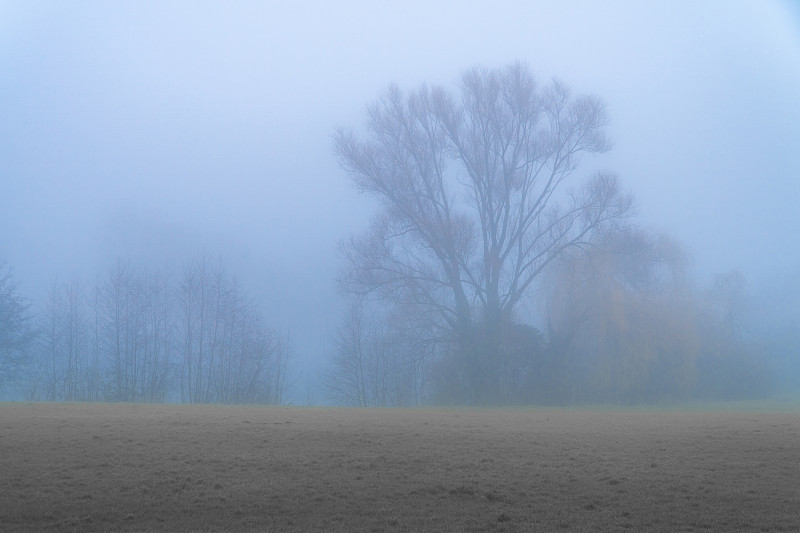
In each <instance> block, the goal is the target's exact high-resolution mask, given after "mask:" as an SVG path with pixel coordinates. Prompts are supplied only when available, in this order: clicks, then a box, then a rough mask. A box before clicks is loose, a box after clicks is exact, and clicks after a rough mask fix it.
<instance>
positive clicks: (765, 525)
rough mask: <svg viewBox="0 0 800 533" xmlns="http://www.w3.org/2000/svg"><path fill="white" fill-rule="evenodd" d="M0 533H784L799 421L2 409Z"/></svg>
mask: <svg viewBox="0 0 800 533" xmlns="http://www.w3.org/2000/svg"><path fill="white" fill-rule="evenodd" d="M0 530H2V531H47V530H58V531H552V530H577V531H590V530H604V531H623V530H626V531H642V530H660V531H709V530H719V531H737V530H738V531H797V530H800V412H798V411H791V410H783V412H780V410H746V409H739V410H736V411H731V410H720V409H717V410H694V411H690V410H683V411H678V410H671V411H670V410H601V409H549V408H548V409H545V408H541V409H539V408H531V409H477V410H462V409H352V410H348V409H338V408H336V409H335V408H298V407H227V406H190V405H129V404H123V405H109V404H23V403H20V404H15V403H6V404H0Z"/></svg>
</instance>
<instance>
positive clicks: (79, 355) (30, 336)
mask: <svg viewBox="0 0 800 533" xmlns="http://www.w3.org/2000/svg"><path fill="white" fill-rule="evenodd" d="M3 272H4V276H3V277H2V278H0V309H3V310H8V311H7V312H8V314H9V315H14V316H15V319H14V320H13V321H9V320H8V317H7V316H5V315H4V316H3V317H0V319H1V320H2V321H0V324H2V325H3V329H2V333H0V338H2V339H3V343H2V345H0V371H2V372H0V379H3V378H13V379H14V380H15V382H16V383H17V389H18V390H19V391H20V392H22V393H23V394H24V395H25V397H26V398H28V399H30V400H44V401H111V402H165V401H181V402H186V403H213V402H220V403H265V404H280V403H283V402H284V400H285V394H286V391H287V386H288V374H289V370H290V352H289V348H288V346H287V345H286V343H285V342H283V341H282V340H281V339H280V337H279V335H278V334H277V332H276V331H274V330H272V329H270V328H268V327H267V326H266V325H265V324H264V321H263V319H262V317H261V315H260V313H259V312H258V310H257V306H256V304H255V302H254V301H253V300H252V299H251V298H250V297H249V296H248V295H247V293H246V292H245V291H244V290H243V289H242V287H241V286H240V285H239V283H238V282H237V280H236V278H235V277H234V276H232V275H231V274H229V273H228V272H227V271H226V269H225V267H224V266H223V264H222V262H221V260H219V261H211V260H209V259H208V258H207V257H206V256H205V255H200V256H198V257H196V258H192V259H190V260H189V261H187V262H186V264H185V266H184V267H183V270H182V272H181V273H180V276H179V277H178V278H177V279H173V277H172V276H170V274H169V272H168V271H167V270H166V269H165V270H163V271H158V270H149V269H144V268H134V267H133V266H132V265H131V263H130V262H127V261H124V260H118V261H117V262H116V263H115V264H114V265H113V266H111V267H110V268H109V269H108V270H107V272H106V273H105V274H104V275H102V276H100V277H99V279H98V280H97V281H96V283H94V284H91V285H90V284H87V283H84V282H83V281H82V280H81V279H80V278H77V277H76V278H73V279H72V280H70V281H54V282H53V283H52V285H51V286H50V288H49V290H48V292H47V296H46V299H45V302H44V304H43V305H42V306H41V310H40V311H39V312H38V313H34V312H33V307H32V305H31V303H30V302H29V301H27V300H26V299H25V298H23V297H22V296H21V295H20V294H19V291H18V290H17V287H16V285H15V284H14V283H13V278H12V277H11V272H10V269H9V268H8V267H4V269H3Z"/></svg>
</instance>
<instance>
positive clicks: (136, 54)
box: [0, 0, 800, 379]
mask: <svg viewBox="0 0 800 533" xmlns="http://www.w3.org/2000/svg"><path fill="white" fill-rule="evenodd" d="M517 60H519V61H524V62H526V63H528V64H529V65H530V67H531V68H532V70H533V71H534V73H536V74H537V76H538V77H539V79H541V80H542V81H547V80H548V79H549V78H550V77H552V76H556V77H559V78H561V79H562V80H563V81H565V82H566V83H567V84H569V85H570V86H571V87H572V88H573V89H574V90H575V91H577V92H588V93H593V94H595V95H597V96H599V97H600V98H602V99H603V100H604V101H605V102H606V103H607V105H608V112H609V115H610V118H611V125H610V127H609V135H610V137H611V138H612V139H613V141H614V149H613V150H612V151H611V152H609V153H608V154H606V155H604V156H602V157H599V158H596V159H594V160H590V161H587V165H586V173H585V174H586V175H588V174H589V172H590V171H591V170H593V169H600V168H602V169H608V170H612V171H615V172H616V173H618V174H619V175H620V178H621V180H622V183H623V184H624V186H625V187H626V188H627V189H628V190H630V191H631V192H632V193H633V194H634V195H635V196H636V198H637V205H638V207H639V211H640V217H641V223H642V224H643V225H644V226H646V227H650V228H652V229H654V230H659V231H665V232H667V233H669V234H671V235H672V236H673V237H675V238H676V239H677V240H678V241H679V242H681V243H683V244H684V245H685V246H686V247H687V248H688V249H689V251H690V253H691V255H692V258H693V261H694V268H695V271H696V274H697V275H698V277H699V278H701V279H703V278H707V277H708V276H710V275H712V274H713V273H716V272H724V271H728V270H731V269H734V268H736V269H740V270H741V271H742V272H743V273H744V274H745V275H746V276H748V277H749V278H751V279H754V280H757V279H758V278H763V277H769V276H771V275H772V274H773V273H775V272H785V271H786V270H787V269H798V267H800V238H798V233H799V230H800V222H798V218H797V213H798V212H799V211H798V209H797V207H796V206H797V201H798V198H800V8H798V7H797V5H796V4H793V3H790V2H779V1H768V0H753V1H730V0H721V1H707V2H702V1H701V2H695V1H688V0H687V1H675V0H670V1H662V2H658V1H648V2H641V1H630V2H599V1H598V2H588V1H571V2H560V1H559V2H530V1H506V2H468V1H446V2H427V1H416V0H414V1H403V2H376V1H363V2H362V1H359V2H235V3H232V2H222V1H219V2H210V1H208V2H200V1H183V2H179V1H175V2H165V1H152V2H147V1H137V2H118V1H107V2H103V1H97V2H81V1H70V2H57V1H52V2H47V1H40V2H30V1H27V0H23V1H13V0H0V257H3V258H5V259H6V261H7V262H8V263H9V264H10V265H11V266H12V267H13V268H14V270H15V275H16V278H17V279H18V280H19V281H20V283H21V284H22V289H23V291H24V292H25V293H26V294H27V295H29V296H30V297H32V298H38V297H39V296H40V295H41V293H42V292H43V288H44V287H45V286H46V285H47V284H48V283H49V282H50V281H51V280H52V279H53V278H54V277H56V276H59V277H61V278H62V279H64V278H70V277H71V276H73V275H75V274H80V275H81V276H83V277H85V278H87V279H89V280H91V279H93V277H94V275H95V274H96V272H97V271H98V270H102V269H104V268H106V266H107V265H108V264H110V263H111V261H112V260H113V259H114V258H116V257H117V256H120V255H124V256H129V257H131V258H132V259H133V260H134V261H141V262H144V263H148V264H151V265H159V264H163V263H165V262H169V261H183V260H184V259H185V258H186V257H188V256H189V255H191V254H193V253H196V252H197V251H198V250H200V249H202V248H205V249H206V250H207V251H209V252H210V253H212V254H221V255H222V257H223V260H224V261H225V262H226V263H227V264H228V266H229V268H230V270H231V271H233V272H236V273H238V274H239V275H240V277H241V279H242V281H243V283H244V284H245V285H246V286H248V287H250V288H251V290H252V291H253V293H254V294H255V295H256V297H257V298H258V299H260V300H261V301H262V302H263V303H262V308H263V310H264V313H265V316H266V318H267V320H268V321H269V322H270V323H271V324H272V325H274V326H275V327H278V328H279V329H280V330H281V331H283V332H284V333H285V332H288V333H289V334H290V335H291V337H292V343H293V345H294V348H295V352H296V354H297V357H298V361H299V366H300V367H301V368H310V367H311V366H312V365H313V364H314V363H315V362H317V361H320V360H321V359H322V356H323V355H324V353H325V351H326V350H327V347H328V341H329V336H330V334H331V332H332V330H333V328H334V327H335V325H336V322H337V320H338V318H339V313H340V308H341V300H340V299H339V296H338V295H337V290H336V286H335V282H334V278H335V276H336V270H337V268H338V265H339V263H338V261H337V258H336V255H335V247H336V242H337V241H338V240H339V239H343V238H347V237H348V236H350V235H351V234H353V233H355V232H359V231H361V230H362V229H364V228H366V226H367V224H368V221H369V217H370V213H371V212H372V210H373V207H372V204H371V201H370V200H369V199H368V198H365V197H360V196H358V195H357V194H356V193H355V191H354V190H353V188H352V187H351V186H350V183H349V181H348V178H347V176H346V175H345V174H344V172H343V171H341V170H340V169H339V168H338V167H337V164H336V160H335V158H334V156H333V154H332V151H331V135H332V133H333V132H334V129H335V128H336V127H337V126H344V127H352V128H355V129H356V130H358V128H360V127H361V125H362V123H363V116H364V114H363V112H364V109H365V107H366V106H367V105H368V104H369V103H370V102H371V101H373V100H374V99H375V98H377V97H378V96H380V94H381V93H382V91H383V90H384V89H385V88H386V86H387V85H388V84H389V83H390V82H397V83H398V84H399V85H400V86H401V87H404V88H414V87H416V86H417V85H419V84H421V83H428V84H445V85H449V86H451V87H454V86H455V83H456V81H457V77H458V74H459V72H460V71H462V70H463V69H465V68H467V67H470V66H473V65H475V64H482V65H485V66H490V67H495V66H502V65H505V64H507V63H509V62H512V61H517ZM576 185H577V183H576ZM301 379H304V377H302V376H301Z"/></svg>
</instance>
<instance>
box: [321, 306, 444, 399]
mask: <svg viewBox="0 0 800 533" xmlns="http://www.w3.org/2000/svg"><path fill="white" fill-rule="evenodd" d="M412 324H413V322H412V321H410V320H409V319H408V318H407V317H398V316H397V314H396V313H393V314H390V315H386V314H385V313H381V312H380V311H379V310H376V309H374V306H369V302H364V301H360V300H356V301H354V302H353V303H352V304H351V306H350V308H349V309H348V312H347V315H346V316H345V317H344V320H343V321H342V324H341V326H340V327H339V329H338V331H337V333H336V337H335V339H334V352H333V354H331V357H330V359H329V365H330V366H329V367H328V369H327V370H326V373H325V375H324V378H323V385H324V386H325V388H326V389H327V390H328V392H329V394H330V395H331V397H332V399H333V400H335V401H336V402H338V403H341V404H343V405H348V406H352V407H375V406H378V407H388V406H407V405H416V404H418V403H419V402H420V400H421V399H422V396H423V387H424V382H425V376H424V368H423V365H424V362H425V359H426V355H428V354H429V353H430V350H431V349H432V346H431V345H430V344H426V343H425V342H424V339H425V338H426V337H427V335H424V334H423V335H419V336H417V334H418V333H419V330H415V329H413V328H412V327H410V326H411V325H412Z"/></svg>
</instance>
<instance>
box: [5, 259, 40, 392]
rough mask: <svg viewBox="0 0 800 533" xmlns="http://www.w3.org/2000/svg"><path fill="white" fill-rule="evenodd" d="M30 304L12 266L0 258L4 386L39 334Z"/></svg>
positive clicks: (26, 356) (22, 362)
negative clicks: (22, 292)
mask: <svg viewBox="0 0 800 533" xmlns="http://www.w3.org/2000/svg"><path fill="white" fill-rule="evenodd" d="M30 306H31V304H30V302H29V301H28V300H27V299H26V298H25V297H24V296H22V295H21V294H20V293H19V289H18V288H17V284H16V283H15V282H14V278H13V276H12V272H11V269H10V268H9V267H8V266H7V265H6V263H5V261H2V260H0V387H2V386H3V384H4V382H5V381H6V380H8V379H10V378H12V377H13V376H14V375H15V373H16V372H17V371H18V370H20V368H21V367H22V365H23V364H24V363H25V362H26V361H27V359H28V356H29V352H30V349H31V347H32V345H33V341H34V337H35V332H34V329H33V327H32V325H31V320H32V316H31V314H30ZM0 390H1V389H0Z"/></svg>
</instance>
